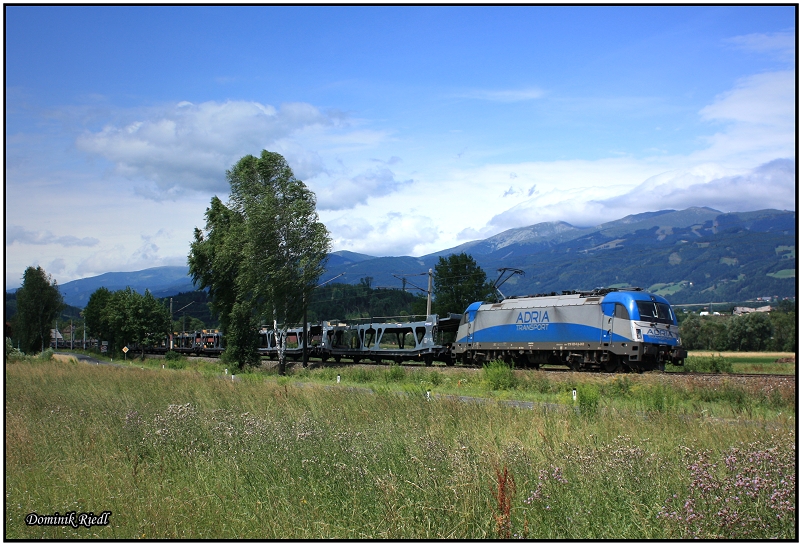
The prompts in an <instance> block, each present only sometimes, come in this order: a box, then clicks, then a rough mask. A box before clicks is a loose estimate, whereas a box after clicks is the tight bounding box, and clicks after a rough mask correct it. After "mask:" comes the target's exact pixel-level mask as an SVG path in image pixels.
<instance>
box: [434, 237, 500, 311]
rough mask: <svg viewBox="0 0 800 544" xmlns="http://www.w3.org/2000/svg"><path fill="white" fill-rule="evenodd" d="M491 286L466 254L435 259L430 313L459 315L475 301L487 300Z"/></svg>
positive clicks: (481, 271)
mask: <svg viewBox="0 0 800 544" xmlns="http://www.w3.org/2000/svg"><path fill="white" fill-rule="evenodd" d="M492 291H493V290H492V284H491V283H490V282H488V281H486V273H485V272H484V271H483V269H482V268H481V267H480V266H478V264H477V263H476V262H475V260H474V259H473V258H472V256H471V255H467V254H466V253H459V254H457V255H456V254H453V255H450V256H448V257H447V258H446V259H445V258H444V257H439V262H438V263H437V264H436V267H435V268H434V271H433V295H434V297H435V300H434V304H433V310H432V311H434V312H435V313H437V314H439V315H444V316H446V315H447V314H448V313H458V314H460V313H463V312H464V310H465V309H466V308H467V306H469V305H470V304H472V303H473V302H476V301H483V300H486V299H487V298H489V297H490V296H491V295H492V294H493V292H492Z"/></svg>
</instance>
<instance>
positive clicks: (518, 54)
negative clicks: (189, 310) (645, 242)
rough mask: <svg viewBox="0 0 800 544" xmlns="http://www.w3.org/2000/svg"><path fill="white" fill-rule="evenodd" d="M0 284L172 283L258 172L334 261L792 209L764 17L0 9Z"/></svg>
mask: <svg viewBox="0 0 800 544" xmlns="http://www.w3.org/2000/svg"><path fill="white" fill-rule="evenodd" d="M5 24H6V41H5V47H6V81H5V82H6V86H5V90H6V102H5V106H6V109H5V113H6V149H5V151H6V185H5V189H6V209H5V213H6V216H5V217H6V223H5V224H6V282H7V287H15V286H17V285H19V283H20V281H21V277H22V272H23V271H24V269H25V267H27V266H31V265H34V266H35V265H41V266H42V267H44V268H45V270H46V271H47V272H49V273H51V274H52V275H53V276H54V277H55V278H56V279H57V280H58V281H59V282H60V283H64V282H67V281H70V280H73V279H78V278H81V277H88V276H94V275H97V274H101V273H104V272H108V271H130V270H140V269H144V268H149V267H153V266H163V265H176V264H178V265H183V264H185V262H186V255H187V252H188V247H189V243H190V241H191V239H192V233H193V230H194V228H195V227H202V226H203V225H204V217H203V214H204V212H205V209H206V207H207V206H208V204H209V201H210V198H211V196H212V195H214V194H216V195H219V196H220V197H221V198H223V200H225V199H226V198H227V192H228V185H227V182H226V180H225V171H226V170H227V169H228V168H230V167H231V165H232V164H233V163H235V162H236V160H238V159H239V158H240V157H242V156H243V155H246V154H256V155H257V154H258V153H259V152H260V151H261V150H262V149H268V150H270V151H277V152H280V153H282V154H283V155H284V156H285V157H286V158H287V160H288V161H289V164H290V165H291V166H292V168H293V169H294V171H295V174H296V175H297V177H298V178H300V179H302V180H304V181H305V182H306V183H307V184H308V185H309V187H310V188H311V189H312V190H313V191H314V192H315V193H316V194H317V199H318V211H319V214H320V218H321V219H322V221H323V222H324V223H325V224H326V225H327V226H328V228H329V230H330V231H331V234H332V237H333V240H334V250H350V251H357V252H360V253H367V254H371V255H424V254H427V253H431V252H434V251H439V250H442V249H446V248H448V247H453V246H456V245H458V244H461V243H463V242H466V241H469V240H473V239H479V238H485V237H488V236H491V235H493V234H497V233H499V232H502V231H503V230H506V229H509V228H514V227H521V226H526V225H531V224H535V223H539V222H543V221H566V222H568V223H571V224H573V225H581V226H584V225H594V224H598V223H602V222H604V221H609V220H614V219H618V218H621V217H624V216H625V215H628V214H631V213H640V212H644V211H654V210H659V209H666V208H673V209H683V208H686V207H689V206H710V207H713V208H715V209H719V210H721V211H746V210H755V209H763V208H777V209H791V210H794V207H795V170H796V166H795V147H796V143H795V129H796V127H795V109H794V107H795V106H794V103H795V95H796V73H795V57H794V51H795V41H796V39H795V33H796V29H795V10H794V8H793V7H781V6H708V7H697V6H665V7H655V6H638V7H627V6H622V7H608V6H597V7H586V6H562V7H542V6H523V7H521V6H516V7H489V6H457V7H437V6H428V7H418V6H405V7H403V6H400V7H389V6H386V7H374V6H373V7H341V6H331V7H321V6H304V7H302V6H295V7H269V6H267V7H265V6H242V7H217V6H203V7H185V6H173V7H170V6H150V7H141V6H139V7H117V6H105V7H95V6H86V7H64V6H13V5H10V6H9V5H7V6H6V7H5Z"/></svg>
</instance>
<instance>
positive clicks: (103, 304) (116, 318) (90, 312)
mask: <svg viewBox="0 0 800 544" xmlns="http://www.w3.org/2000/svg"><path fill="white" fill-rule="evenodd" d="M84 318H85V319H86V325H87V327H88V328H89V330H90V331H91V332H92V334H93V335H95V336H97V338H98V340H101V339H102V340H108V342H109V345H111V346H112V349H113V350H114V351H116V350H118V349H122V347H123V346H127V345H130V344H136V345H137V346H138V347H139V348H140V349H141V352H142V357H144V349H145V347H146V346H149V345H152V344H153V343H154V342H157V341H160V340H161V339H163V338H165V337H166V336H167V335H168V334H169V328H170V317H169V309H168V308H167V307H166V306H165V305H164V304H162V303H161V302H160V301H158V300H156V298H155V297H153V295H152V294H151V293H150V291H149V290H145V292H144V295H140V294H139V293H137V292H136V291H134V290H133V289H131V288H130V287H126V288H125V289H121V290H119V291H114V292H111V291H109V290H108V289H106V288H105V287H101V288H99V289H97V290H96V291H95V292H94V293H92V295H91V296H90V297H89V302H88V304H87V305H86V309H85V310H84Z"/></svg>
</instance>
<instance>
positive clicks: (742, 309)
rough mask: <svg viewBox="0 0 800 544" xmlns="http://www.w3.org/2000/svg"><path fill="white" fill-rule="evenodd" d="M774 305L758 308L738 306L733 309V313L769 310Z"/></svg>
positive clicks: (740, 313)
mask: <svg viewBox="0 0 800 544" xmlns="http://www.w3.org/2000/svg"><path fill="white" fill-rule="evenodd" d="M771 310H772V306H769V305H767V306H760V307H758V308H748V307H747V306H736V307H734V309H733V315H742V314H751V313H753V312H769V311H771Z"/></svg>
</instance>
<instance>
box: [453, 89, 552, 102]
mask: <svg viewBox="0 0 800 544" xmlns="http://www.w3.org/2000/svg"><path fill="white" fill-rule="evenodd" d="M544 94H545V93H544V91H543V90H541V89H539V88H536V87H529V88H526V89H507V90H499V91H498V90H495V91H492V90H482V89H481V90H473V91H469V92H467V93H464V94H462V95H461V96H462V97H465V98H475V99H478V100H488V101H490V102H523V101H525V100H536V99H537V98H541V97H542V96H544Z"/></svg>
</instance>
